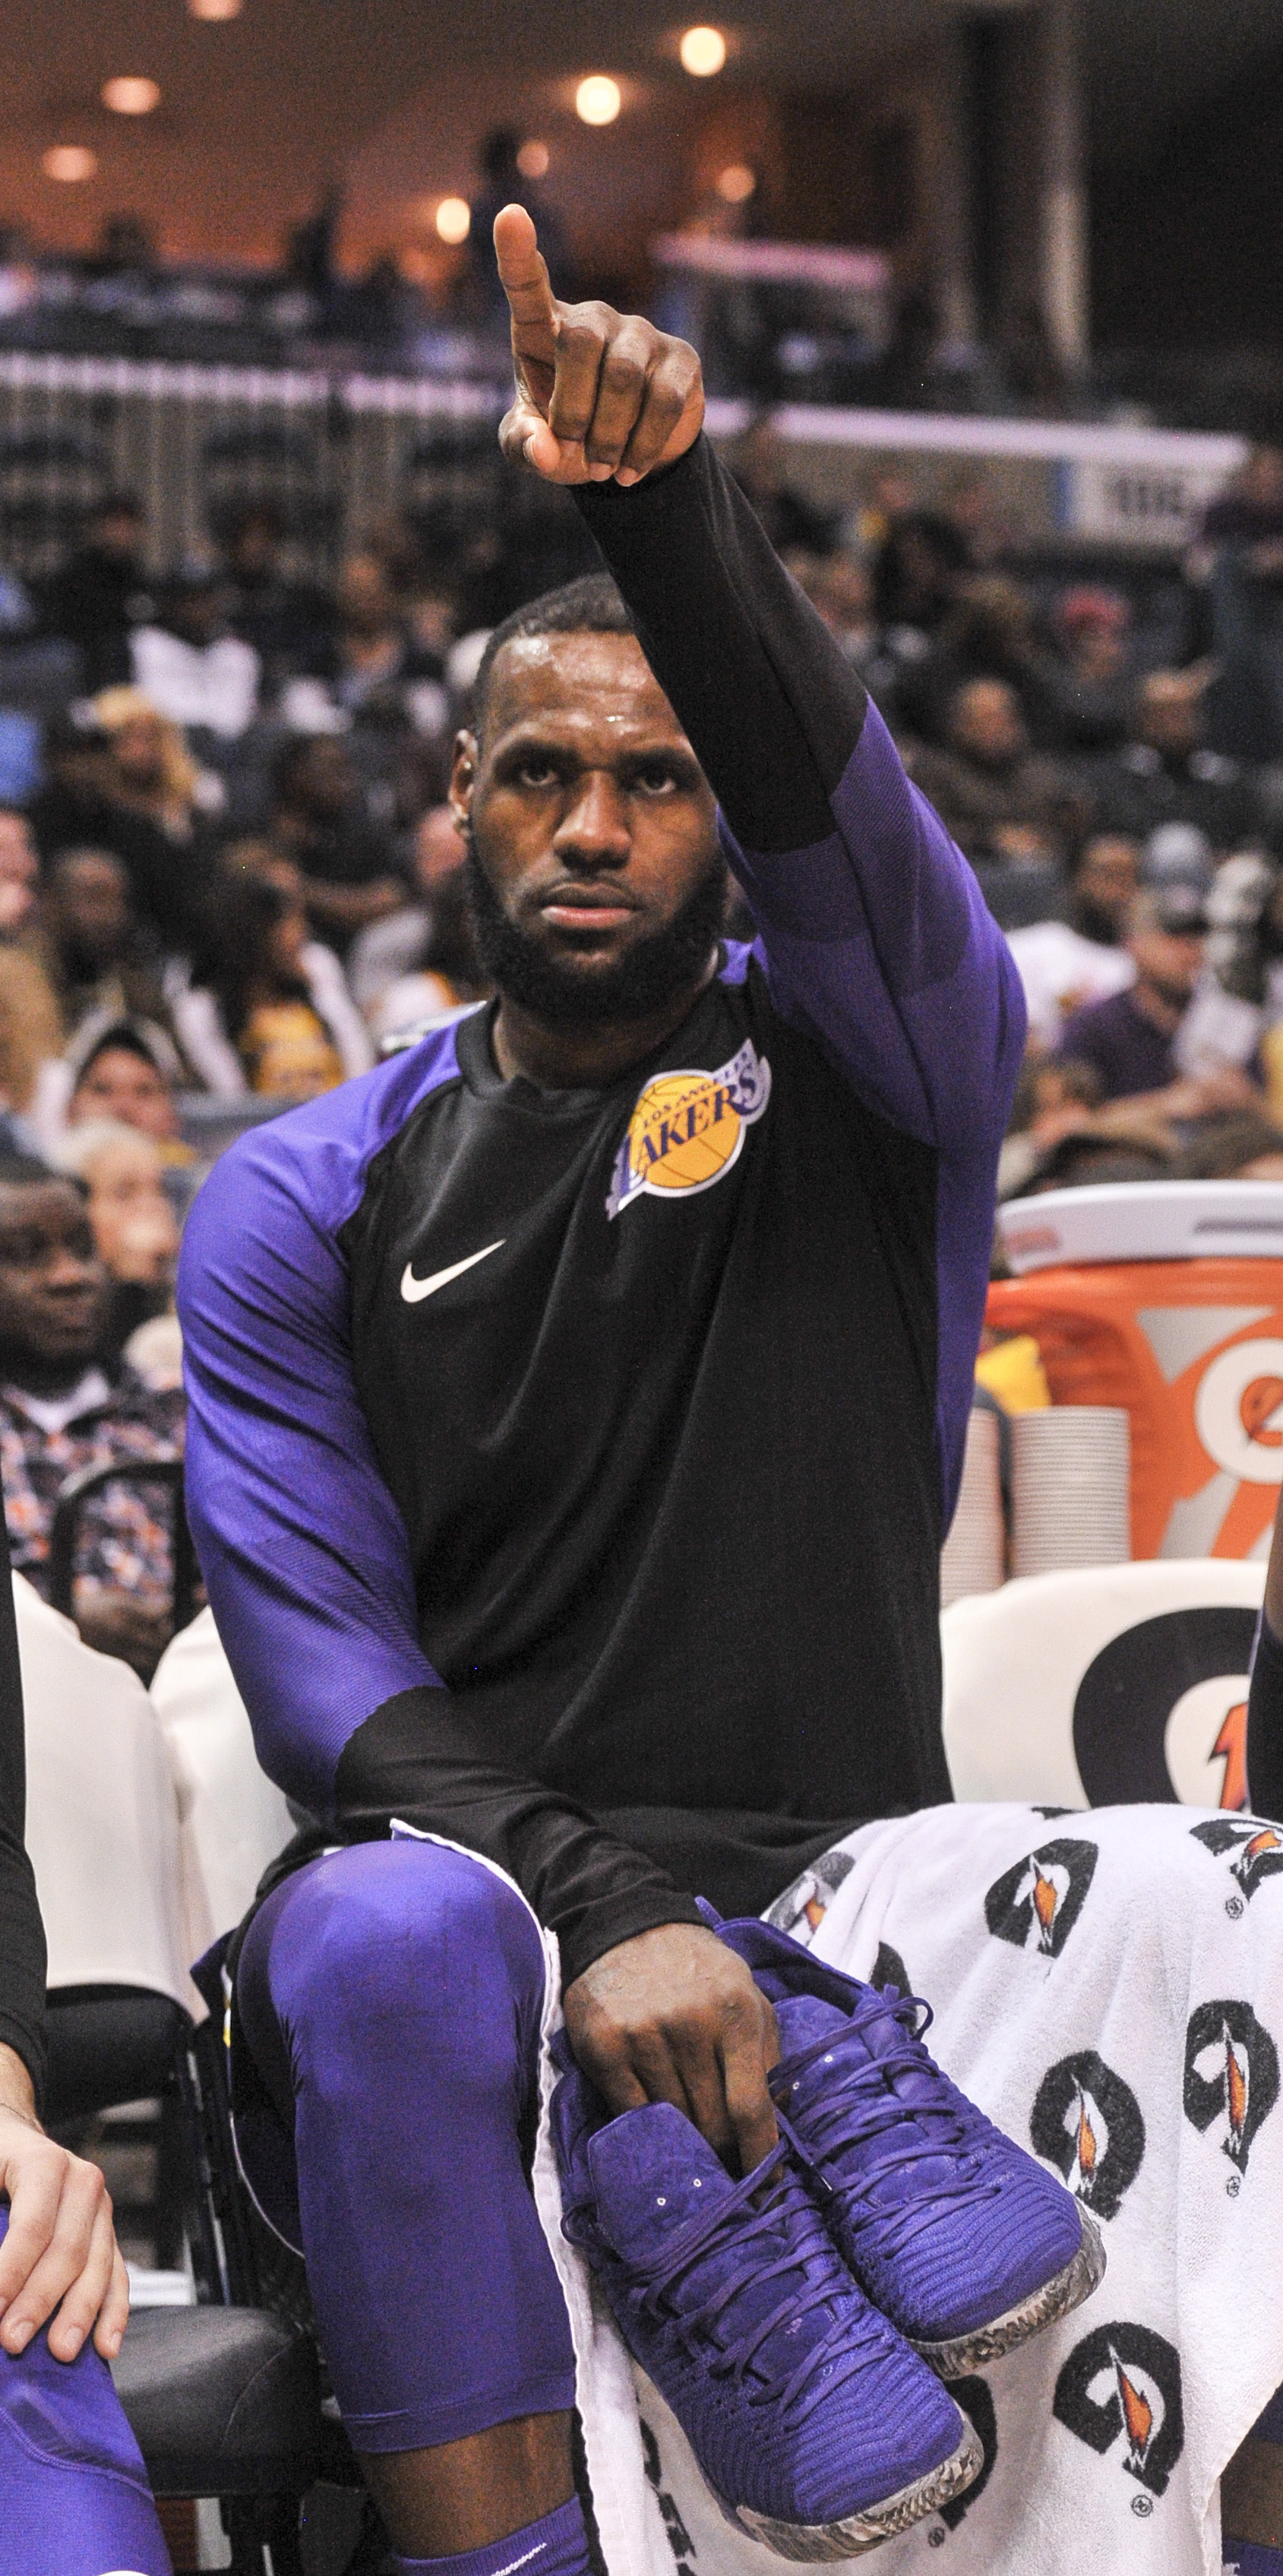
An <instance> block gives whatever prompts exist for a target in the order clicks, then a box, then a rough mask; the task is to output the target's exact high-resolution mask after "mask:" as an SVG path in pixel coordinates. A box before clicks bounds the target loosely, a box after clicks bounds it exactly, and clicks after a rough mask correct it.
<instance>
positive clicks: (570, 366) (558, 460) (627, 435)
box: [494, 206, 704, 483]
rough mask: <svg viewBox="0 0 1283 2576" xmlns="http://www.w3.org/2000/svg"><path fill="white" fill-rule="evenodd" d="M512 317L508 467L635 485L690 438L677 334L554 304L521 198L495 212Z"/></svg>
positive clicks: (696, 411)
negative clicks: (513, 390)
mask: <svg viewBox="0 0 1283 2576" xmlns="http://www.w3.org/2000/svg"><path fill="white" fill-rule="evenodd" d="M494 246H495V256H496V258H497V260H498V262H499V276H500V280H501V282H502V285H503V291H504V293H505V295H506V296H507V298H508V309H509V312H510V313H511V316H512V363H513V372H514V374H515V376H516V400H515V401H514V403H513V406H512V409H511V411H509V412H508V413H506V414H505V417H504V419H503V421H502V423H501V424H500V429H499V444H500V446H501V448H502V449H503V452H504V455H505V456H506V457H507V458H508V459H509V461H510V463H512V464H514V465H525V466H529V467H530V468H531V469H532V470H533V471H534V472H535V473H536V474H540V475H542V476H543V479H544V481H545V482H546V483H608V482H609V481H610V479H611V477H612V475H613V476H614V479H615V481H616V482H617V483H639V482H640V481H641V478H642V476H643V474H649V473H650V472H651V470H652V468H653V467H654V466H656V465H672V464H673V463H674V462H675V460H676V459H677V458H678V457H679V456H684V455H685V453H686V450H687V448H688V447H691V446H693V444H694V442H695V440H696V439H697V438H698V436H699V432H700V426H701V423H702V421H703V418H704V387H703V383H702V380H701V377H700V367H699V359H698V357H697V356H696V354H695V351H694V350H693V349H692V348H690V347H689V346H688V345H687V343H686V341H685V340H675V339H674V338H673V337H672V335H671V333H669V332H667V331H657V330H656V329H655V327H654V324H653V323H651V322H645V321H643V320H642V318H641V315H640V314H637V313H628V314H620V313H616V312H614V311H612V309H611V307H610V305H609V304H562V303H559V302H558V299H557V297H556V296H555V295H554V294H553V291H552V287H551V285H550V284H549V279H548V270H547V266H546V263H545V261H544V259H543V255H542V253H541V251H540V248H539V243H538V239H537V236H536V233H535V228H534V225H533V223H532V222H531V219H530V217H529V215H528V214H527V213H526V210H525V207H524V206H505V207H504V208H503V211H502V213H501V214H499V215H496V217H495V227H494Z"/></svg>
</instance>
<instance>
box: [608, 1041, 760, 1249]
mask: <svg viewBox="0 0 1283 2576" xmlns="http://www.w3.org/2000/svg"><path fill="white" fill-rule="evenodd" d="M770 1096H771V1068H770V1066H769V1064H768V1063H767V1061H766V1059H765V1057H764V1056H759V1055H758V1052H757V1049H756V1047H755V1046H754V1045H753V1042H752V1039H751V1038H746V1039H745V1041H744V1044H743V1046H742V1047H741V1048H740V1050H739V1053H738V1055H734V1056H732V1057H731V1058H730V1060H729V1062H728V1063H726V1064H723V1065H719V1066H718V1069H717V1071H716V1073H705V1072H703V1071H702V1070H699V1069H692V1068H689V1067H688V1068H686V1069H685V1070H683V1071H680V1072H676V1073H658V1074H656V1076H655V1079H654V1081H653V1082H648V1083H647V1085H646V1088H645V1090H644V1091H642V1092H641V1093H640V1094H639V1096H638V1099H637V1103H636V1106H635V1107H634V1110H633V1114H632V1116H631V1118H630V1119H629V1121H628V1133H627V1135H626V1136H625V1138H624V1141H623V1143H622V1145H621V1146H620V1148H619V1152H618V1154H617V1155H616V1157H615V1167H614V1170H613V1172H612V1173H611V1179H610V1190H609V1194H608V1196H607V1199H606V1214H607V1216H618V1215H619V1212H620V1210H621V1208H626V1207H631V1205H632V1202H633V1200H634V1199H637V1198H641V1197H642V1196H643V1195H645V1194H649V1195H650V1196H651V1197H652V1198H667V1197H668V1196H669V1195H670V1193H672V1192H674V1191H686V1192H688V1193H689V1192H693V1191H695V1190H708V1189H711V1188H712V1186H713V1183H714V1181H720V1180H721V1178H722V1176H723V1174H724V1173H726V1172H729V1170H730V1168H731V1165H732V1163H733V1162H734V1161H735V1160H736V1158H737V1156H738V1154H739V1151H740V1148H741V1146H742V1145H743V1142H744V1131H745V1129H746V1128H747V1127H751V1126H752V1125H753V1122H754V1120H755V1119H758V1118H760V1117H761V1115H762V1111H763V1110H764V1109H765V1107H766V1104H767V1101H768V1100H769V1099H770Z"/></svg>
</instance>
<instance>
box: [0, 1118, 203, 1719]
mask: <svg viewBox="0 0 1283 2576" xmlns="http://www.w3.org/2000/svg"><path fill="white" fill-rule="evenodd" d="M107 1302H108V1282H107V1274H106V1271H105V1269H104V1267H103V1264H102V1262H101V1261H100V1259H99V1257H98V1254H97V1251H96V1250H95V1247H94V1238H93V1234H92V1231H91V1228H90V1223H89V1214H88V1208H87V1205H86V1200H85V1194H84V1191H83V1189H82V1188H81V1187H80V1185H79V1184H78V1183H77V1182H75V1181H73V1180H71V1179H68V1178H64V1177H62V1176H61V1175H59V1174H54V1173H50V1172H48V1171H46V1170H45V1168H44V1166H43V1165H42V1164H40V1163H37V1162H35V1161H33V1160H30V1159H26V1158H23V1157H11V1158H9V1159H8V1160H7V1161H5V1162H0V1472H2V1474H3V1483H4V1503H5V1513H6V1517H7V1519H8V1523H9V1532H10V1538H11V1542H12V1547H13V1562H14V1565H15V1567H16V1568H17V1569H18V1570H19V1571H20V1572H21V1573H23V1574H25V1575H26V1577H27V1579H28V1581H29V1582H30V1583H33V1584H34V1585H35V1587H36V1589H37V1591H44V1590H45V1589H46V1586H47V1581H48V1557H49V1533H50V1529H51V1526H52V1523H53V1515H54V1508H55V1506H56V1503H57V1501H58V1496H59V1494H60V1492H61V1490H62V1487H63V1485H64V1484H65V1483H66V1480H67V1478H68V1477H69V1476H74V1475H76V1474H78V1473H79V1472H80V1470H81V1469H82V1468H85V1467H103V1466H108V1465H111V1464H116V1463H121V1464H124V1463H126V1462H129V1461H132V1460H149V1459H155V1458H173V1457H176V1456H177V1455H178V1454H179V1452H180V1450H181V1447H182V1423H183V1414H182V1399H181V1396H179V1395H178V1394H176V1393H174V1394H170V1395H157V1394H155V1393H153V1392H151V1391H149V1390H148V1389H147V1388H145V1387H144V1386H143V1385H142V1384H141V1382H140V1381H139V1380H137V1379H136V1378H135V1377H134V1375H133V1372H132V1371H131V1370H130V1369H129V1367H128V1365H127V1364H126V1365H124V1366H123V1367H122V1368H121V1369H120V1370H119V1371H118V1372H117V1373H116V1374H115V1376H114V1377H113V1376H111V1375H109V1374H108V1371H107V1369H106V1368H105V1366H104V1364H103V1332H104V1326H105V1321H106V1312H107ZM81 1528H82V1533H83V1535H82V1541H81V1546H80V1550H79V1553H78V1556H77V1563H76V1574H77V1585H76V1595H75V1615H76V1624H77V1626H78V1627H79V1629H80V1633H81V1635H82V1637H84V1638H85V1640H86V1642H87V1643H88V1644H90V1645H92V1646H97V1647H99V1648H100V1649H101V1650H102V1652H103V1653H105V1654H115V1655H121V1656H123V1657H124V1660H125V1661H126V1663H131V1664H133V1665H134V1667H135V1670H136V1671H139V1672H141V1673H142V1674H143V1676H144V1678H145V1679H150V1676H151V1673H152V1671H153V1670H154V1668H155V1665H156V1663H157V1661H158V1659H159V1656H160V1654H161V1651H162V1648H163V1646H164V1644H165V1641H166V1636H167V1631H168V1616H167V1601H168V1591H169V1583H170V1558H171V1550H170V1537H169V1530H168V1527H167V1525H166V1521H165V1517H164V1509H163V1505H153V1503H152V1502H151V1501H150V1500H149V1499H147V1498H145V1497H144V1496H143V1495H142V1494H140V1493H139V1492H137V1491H136V1490H135V1491H131V1490H130V1489H129V1488H128V1487H126V1486H118V1487H108V1488H107V1490H106V1491H105V1493H104V1494H102V1495H101V1496H100V1497H99V1498H98V1499H97V1501H96V1502H95V1503H94V1504H93V1505H92V1506H91V1507H90V1508H89V1509H88V1510H87V1511H86V1513H85V1515H84V1518H83V1520H82V1523H81Z"/></svg>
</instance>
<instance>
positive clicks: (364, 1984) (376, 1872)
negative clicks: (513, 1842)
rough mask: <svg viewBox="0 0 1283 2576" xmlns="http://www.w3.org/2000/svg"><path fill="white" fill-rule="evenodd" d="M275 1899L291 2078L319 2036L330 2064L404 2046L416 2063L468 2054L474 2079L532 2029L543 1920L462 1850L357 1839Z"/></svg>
mask: <svg viewBox="0 0 1283 2576" xmlns="http://www.w3.org/2000/svg"><path fill="white" fill-rule="evenodd" d="M277 1901H278V1900H269V1903H275V1902H277ZM279 1903H280V1912H279V1914H278V1917H277V1920H276V1922H275V1923H274V1925H273V1926H272V1927H271V1931H270V1947H269V1956H268V1961H267V1976H268V1985H269V1988H270V1994H271V2000H272V2005H273V2008H274V2010H275V2012H276V2014H277V2016H278V2017H279V2019H280V2021H281V2023H282V2024H283V2026H284V2028H285V2030H286V2031H287V2033H288V2036H289V2040H290V2044H291V2051H292V2054H293V2055H294V2058H295V2067H296V2075H297V2072H298V2061H299V2056H300V2053H306V2052H307V2049H308V2045H309V2041H310V2040H311V2039H312V2038H313V2037H314V2036H316V2035H318V2034H322V2035H323V2036H324V2040H325V2043H326V2054H327V2057H329V2058H330V2059H331V2061H332V2060H333V2056H334V2052H335V2050H336V2048H337V2050H338V2052H339V2054H340V2055H341V2056H342V2057H343V2058H345V2059H347V2060H348V2061H349V2062H351V2060H352V2059H353V2058H355V2059H357V2060H360V2059H362V2058H364V2057H365V2056H367V2055H369V2054H377V2055H379V2056H380V2057H383V2056H384V2055H385V2054H386V2051H387V2049H388V2047H389V2046H392V2047H393V2048H394V2049H396V2050H402V2049H405V2048H408V2047H412V2048H413V2050H414V2054H415V2055H416V2057H417V2058H418V2059H419V2061H420V2063H421V2062H422V2060H423V2057H424V2055H425V2054H426V2056H427V2057H428V2058H429V2059H430V2060H432V2061H435V2062H439V2063H443V2062H445V2061H448V2060H450V2059H453V2058H456V2057H459V2056H461V2055H466V2054H471V2057H472V2059H473V2061H474V2065H475V2072H476V2074H477V2075H478V2076H479V2077H481V2078H482V2079H483V2080H484V2079H485V2078H486V2077H487V2076H489V2077H490V2078H502V2077H503V2076H505V2075H506V2073H507V2071H508V2068H509V2065H510V2062H511V2058H512V2052H513V2048H514V2044H515V2043H516V2041H517V2039H518V2035H519V2034H521V2033H522V2032H529V2030H530V2029H531V2027H532V2025H533V2027H536V2028H537V2024H538V2015H539V2007H540V2003H541V2000H542V1992H543V1976H544V1957H543V1944H542V1941H541V1938H540V1935H539V1931H538V1927H537V1925H536V1923H535V1921H534V1918H533V1916H532V1915H531V1913H530V1911H529V1908H528V1907H527V1906H526V1904H525V1902H524V1900H523V1899H522V1898H521V1897H520V1896H519V1895H518V1894H517V1892H516V1890H515V1889H514V1888H512V1887H510V1886H509V1885H508V1883H507V1881H506V1880H504V1879H502V1878H501V1877H499V1876H498V1874H497V1873H496V1872H495V1871H494V1870H492V1869H490V1868H488V1867H487V1865H486V1864H485V1862H483V1861H480V1860H475V1859H473V1858H472V1857H471V1855H470V1854H468V1853H466V1852H457V1851H452V1850H450V1849H448V1848H447V1847H445V1846H443V1845H441V1844H438V1843H424V1842H417V1841H411V1840H397V1841H395V1842H379V1843H360V1844H357V1845H355V1846H353V1847H351V1848H349V1849H346V1850H344V1851H341V1852H334V1853H331V1854H330V1855H329V1856H328V1857H327V1858H325V1859H322V1860H319V1861H315V1862H313V1863H312V1865H311V1866H310V1867H309V1868H308V1869H307V1870H305V1871H302V1872H300V1874H299V1877H298V1879H297V1880H295V1881H292V1882H290V1883H289V1884H288V1886H287V1887H286V1888H285V1889H283V1890H282V1891H281V1892H280V1899H279ZM256 1929H257V1927H256ZM265 1929H266V1927H265ZM250 1938H251V1940H253V1938H254V1935H253V1933H251V1936H250Z"/></svg>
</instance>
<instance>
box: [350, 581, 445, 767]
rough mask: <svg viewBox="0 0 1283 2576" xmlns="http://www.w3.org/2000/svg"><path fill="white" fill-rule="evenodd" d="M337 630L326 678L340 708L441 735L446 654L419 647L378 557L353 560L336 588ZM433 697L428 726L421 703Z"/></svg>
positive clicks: (354, 714) (443, 715)
mask: <svg viewBox="0 0 1283 2576" xmlns="http://www.w3.org/2000/svg"><path fill="white" fill-rule="evenodd" d="M335 608H336V611H337V625H336V631H335V637H334V642H333V645H332V647H331V652H330V657H329V661H328V664H327V666H326V669H325V671H324V674H323V676H324V677H325V678H326V679H327V680H328V683H329V688H330V694H331V696H332V698H333V699H334V702H335V704H336V705H337V706H339V707H343V708H346V710H347V712H348V713H349V714H350V715H353V716H356V715H360V714H362V713H363V712H367V711H368V712H371V713H374V712H376V711H377V712H378V713H379V714H380V715H382V717H383V718H384V720H385V721H386V720H387V719H388V718H389V717H391V718H393V719H394V720H395V719H396V718H398V717H399V718H400V720H401V721H402V722H403V723H404V722H411V723H419V724H420V729H421V730H429V729H430V730H434V731H437V732H440V731H442V730H443V729H444V726H445V723H446V720H447V716H448V713H449V710H448V706H447V702H446V698H445V693H444V691H443V690H442V689H441V688H440V685H439V683H440V677H441V672H442V669H443V667H444V665H443V663H442V660H441V657H440V655H438V654H436V653H434V652H424V651H421V650H420V649H419V647H418V646H417V645H416V644H415V643H414V641H413V638H412V637H411V634H410V630H409V626H408V624H407V622H406V619H405V617H404V615H403V614H402V611H401V608H400V606H399V604H398V602H397V599H396V597H395V594H394V592H393V589H392V585H391V582H390V580H389V578H388V574H387V570H386V568H385V566H384V564H383V563H382V562H381V561H380V559H379V557H378V556H377V555H376V554H372V553H365V554H353V555H349V556H348V558H347V561H346V563H345V564H344V565H343V567H342V569H341V571H340V573H339V578H338V582H337V585H336V588H335ZM425 689H426V690H427V691H428V693H429V710H430V716H431V719H432V721H431V723H430V724H429V725H427V726H425V725H424V724H423V723H422V720H421V717H420V710H419V707H418V705H417V703H416V699H417V698H418V697H419V696H421V695H422V693H423V691H424V690H425Z"/></svg>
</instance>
